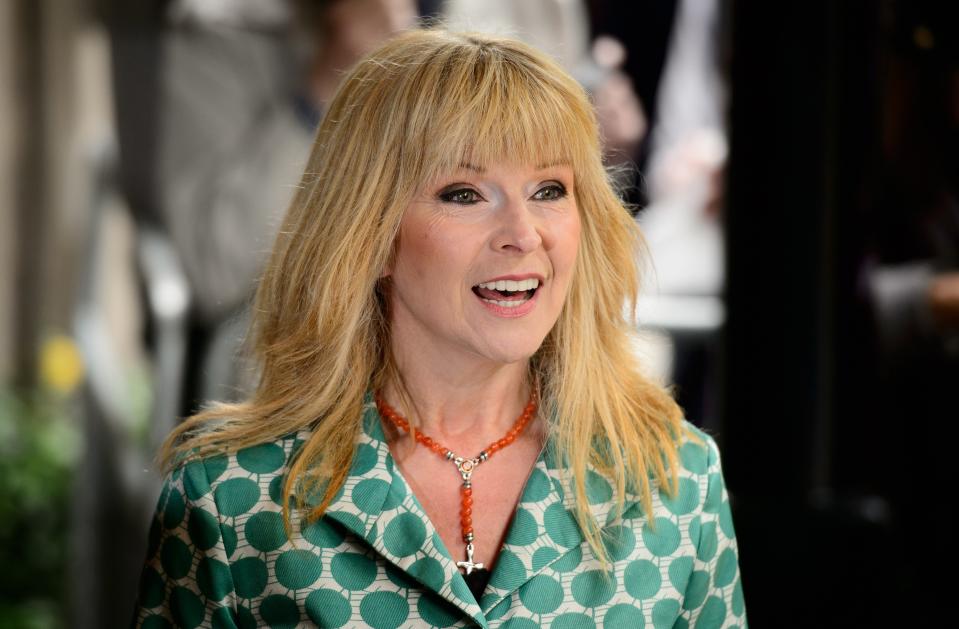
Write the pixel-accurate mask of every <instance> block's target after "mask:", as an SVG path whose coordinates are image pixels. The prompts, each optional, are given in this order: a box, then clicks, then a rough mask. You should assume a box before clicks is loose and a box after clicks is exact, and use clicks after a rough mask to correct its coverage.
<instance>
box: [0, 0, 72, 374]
mask: <svg viewBox="0 0 959 629" xmlns="http://www.w3.org/2000/svg"><path fill="white" fill-rule="evenodd" d="M87 9H88V7H87V3H85V2H61V1H58V0H8V1H7V2H3V3H0V381H2V382H7V381H10V380H13V381H15V382H17V383H18V384H19V385H22V386H30V385H31V384H33V381H34V379H35V375H36V371H37V370H36V354H37V347H38V344H39V341H40V339H41V337H42V335H43V334H44V332H45V331H48V330H62V331H65V330H67V329H69V326H70V313H71V306H72V304H73V302H74V299H75V286H76V280H77V271H78V269H79V268H81V267H80V262H81V255H82V250H83V246H84V244H85V239H86V235H87V229H86V227H87V222H88V220H87V217H88V209H89V200H88V198H89V185H90V181H89V170H88V169H87V168H86V165H87V162H88V160H86V159H85V156H84V155H83V153H82V151H81V147H82V146H83V143H82V142H81V139H82V138H83V137H84V133H85V132H87V131H88V130H89V128H90V126H89V125H84V124H78V123H79V122H81V121H80V120H78V112H80V111H81V110H82V105H83V103H84V102H89V99H84V98H81V97H82V96H83V95H84V94H86V93H88V92H89V89H86V90H84V89H82V88H86V87H87V86H88V85H89V84H90V82H89V81H85V79H87V78H88V75H89V72H84V71H83V69H82V67H83V65H84V64H85V63H87V62H88V61H89V59H90V58H91V55H90V54H89V53H84V50H85V49H87V48H90V46H89V45H85V44H84V42H85V41H86V40H88V39H89V37H84V35H85V33H86V31H87V30H89V29H88V26H89V24H90V23H91V21H90V20H89V19H88V18H89V12H88V10H87ZM87 65H89V64H88V63H87Z"/></svg>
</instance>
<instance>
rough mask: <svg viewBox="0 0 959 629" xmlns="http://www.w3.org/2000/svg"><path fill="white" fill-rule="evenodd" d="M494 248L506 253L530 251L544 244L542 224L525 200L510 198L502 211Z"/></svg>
mask: <svg viewBox="0 0 959 629" xmlns="http://www.w3.org/2000/svg"><path fill="white" fill-rule="evenodd" d="M500 217H501V218H500V226H499V229H498V231H497V233H496V237H495V238H494V239H493V243H492V244H493V248H494V249H495V250H496V251H502V252H506V253H510V252H513V253H529V252H531V251H535V250H536V249H537V248H538V247H539V246H540V245H542V244H543V234H542V232H541V230H542V226H541V225H540V224H539V220H538V219H537V217H536V215H535V214H534V213H533V212H532V209H531V208H530V207H529V206H528V205H527V203H526V202H525V201H524V200H521V199H520V200H510V201H509V202H508V203H506V205H505V206H504V207H503V208H502V211H501V212H500Z"/></svg>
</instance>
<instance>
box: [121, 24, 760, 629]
mask: <svg viewBox="0 0 959 629" xmlns="http://www.w3.org/2000/svg"><path fill="white" fill-rule="evenodd" d="M641 246H642V237H641V234H640V232H639V229H638V227H637V226H636V224H635V222H634V221H633V220H632V218H631V216H630V214H629V212H628V211H627V209H626V208H625V207H624V205H623V203H622V201H621V200H620V199H619V198H618V197H617V195H616V193H615V191H614V189H613V188H612V187H611V185H610V180H609V175H608V173H607V171H606V170H605V168H604V165H603V163H602V153H601V146H600V141H599V134H598V125H597V123H596V118H595V115H594V112H593V109H592V106H591V104H590V102H589V100H588V98H587V96H586V94H585V93H584V91H583V90H582V88H581V87H580V86H579V85H578V84H577V83H576V82H575V81H574V80H573V79H572V77H570V76H569V75H568V74H567V73H565V72H564V71H563V70H562V69H561V68H560V67H559V66H558V65H556V64H555V63H554V62H553V61H551V60H550V59H549V58H548V57H546V56H545V55H543V54H541V53H539V52H537V51H535V50H534V49H531V48H529V47H528V46H525V45H523V44H521V43H519V42H517V41H514V40H508V39H498V38H491V37H488V36H483V35H478V34H469V35H459V34H451V33H446V32H441V31H419V32H415V31H414V32H410V33H407V34H405V35H402V36H400V37H398V38H396V39H394V40H393V41H391V42H389V43H387V44H386V45H384V46H383V47H382V48H380V49H379V50H378V51H376V52H375V53H373V54H372V56H371V57H368V58H366V59H365V60H364V61H362V62H361V63H360V64H359V65H358V66H357V67H356V68H355V69H354V70H353V71H352V72H351V73H350V74H348V75H347V76H346V78H345V80H344V83H343V84H342V86H341V88H340V90H339V92H337V95H336V96H335V97H334V99H333V101H332V102H331V104H330V106H329V108H328V110H327V112H326V116H325V117H324V119H323V122H322V123H321V126H320V128H319V131H318V135H317V140H316V142H315V144H314V148H313V151H312V154H311V156H310V159H309V162H308V164H307V167H306V172H305V174H304V176H303V180H302V185H301V186H300V187H299V188H298V189H297V193H296V197H295V198H294V200H293V202H292V204H291V206H290V209H289V211H288V213H287V216H286V219H285V220H284V225H283V227H282V229H281V230H280V232H279V236H278V239H277V242H276V245H275V248H274V251H273V254H272V256H271V259H270V262H269V264H268V266H267V270H266V273H265V275H264V277H263V279H262V282H261V283H260V285H259V287H258V292H257V299H256V307H255V309H254V311H253V317H254V324H255V328H254V330H255V335H256V336H255V340H256V344H255V352H256V359H257V361H258V363H259V366H260V367H261V368H262V370H261V372H260V374H261V375H260V380H259V382H258V385H257V388H256V389H255V391H254V392H252V393H251V394H250V395H249V397H247V398H246V399H245V400H243V401H241V402H239V403H234V404H222V405H219V406H216V407H213V408H210V409H208V410H206V411H204V412H202V413H200V414H197V415H195V416H194V417H192V418H190V419H189V420H187V421H186V422H185V423H183V424H181V425H180V426H179V427H178V428H177V429H176V430H175V431H174V432H173V433H172V434H171V435H170V437H169V439H168V440H167V442H166V443H165V447H164V449H163V451H162V453H161V459H162V463H163V466H164V470H165V472H166V473H167V477H166V484H165V488H164V491H163V493H162V495H161V497H160V500H159V503H158V508H157V513H156V517H155V519H154V522H153V527H152V534H151V542H150V547H149V551H148V560H147V564H146V566H145V568H144V571H143V576H142V579H141V589H140V596H139V602H138V606H137V613H136V624H137V626H154V625H155V624H164V623H168V622H174V623H177V624H179V625H186V626H199V625H200V624H206V623H212V624H213V625H214V626H217V625H219V626H254V625H271V626H278V625H282V626H293V625H298V624H303V623H307V622H313V623H315V624H317V625H320V626H344V625H350V626H353V625H356V626H366V625H368V626H376V627H387V626H388V627H398V626H410V625H416V624H430V625H440V626H450V625H454V624H458V625H465V624H471V623H477V624H480V625H482V626H499V625H504V626H505V625H506V624H514V623H516V622H524V621H525V622H526V623H527V624H534V623H535V624H549V623H551V622H553V621H554V620H555V621H556V622H557V623H561V622H565V623H587V624H593V623H594V622H596V621H599V622H602V623H603V624H604V625H605V626H608V627H634V626H641V625H644V624H653V623H656V624H666V625H670V626H671V625H673V624H674V623H682V624H690V625H696V626H711V627H722V626H731V624H737V625H742V624H743V623H744V622H745V607H744V603H743V598H742V585H741V582H740V580H739V578H738V560H737V554H736V549H737V545H736V539H735V532H734V529H733V525H732V519H731V515H730V510H729V502H728V497H727V495H726V492H725V488H724V485H723V480H722V468H721V464H720V459H719V452H718V449H717V447H716V444H715V442H714V441H713V440H712V438H711V437H710V436H709V435H708V434H706V433H704V432H702V431H700V430H698V429H696V428H695V427H694V426H692V425H691V424H689V423H688V422H686V421H685V420H684V419H683V416H682V409H681V408H680V407H679V406H678V405H677V404H676V403H675V401H674V400H673V399H672V398H671V397H670V395H669V392H668V391H667V390H666V389H664V388H663V387H662V386H661V385H659V384H657V383H655V382H653V381H651V380H649V379H647V377H646V376H645V375H643V373H642V369H641V366H640V365H639V364H638V363H637V360H636V357H635V356H634V355H633V354H632V353H631V351H630V343H629V341H628V339H629V338H630V337H631V336H632V335H633V333H634V331H635V330H634V325H633V323H632V322H630V321H627V319H626V317H625V313H624V309H623V303H624V302H627V301H631V300H634V299H635V295H636V291H637V287H638V274H637V268H636V265H635V261H636V260H637V258H638V252H639V249H640V247H641ZM474 453H477V454H475V456H473V457H472V458H470V455H472V454H474ZM464 455H465V456H464ZM664 572H668V573H669V579H665V578H660V577H661V575H662V574H664Z"/></svg>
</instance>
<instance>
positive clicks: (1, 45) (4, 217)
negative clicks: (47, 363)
mask: <svg viewBox="0 0 959 629" xmlns="http://www.w3.org/2000/svg"><path fill="white" fill-rule="evenodd" d="M14 9H15V5H14V3H13V2H0V382H6V381H8V380H9V379H10V377H11V374H12V371H13V300H14V293H13V287H14V281H13V278H14V271H15V269H16V265H15V261H16V256H15V250H14V248H13V247H14V233H15V229H16V222H15V220H14V219H15V214H14V211H13V208H14V203H15V200H16V188H15V186H14V182H15V181H16V174H15V168H16V166H15V163H16V162H15V159H14V157H15V154H16V146H17V145H18V144H19V138H17V137H16V130H17V124H16V123H17V113H18V109H17V98H16V95H15V91H14V89H13V85H14V81H15V69H16V66H17V61H18V59H17V56H16V49H17V43H18V42H17V37H16V35H17V28H16V22H15V20H14V15H15V14H16V11H15V10H14Z"/></svg>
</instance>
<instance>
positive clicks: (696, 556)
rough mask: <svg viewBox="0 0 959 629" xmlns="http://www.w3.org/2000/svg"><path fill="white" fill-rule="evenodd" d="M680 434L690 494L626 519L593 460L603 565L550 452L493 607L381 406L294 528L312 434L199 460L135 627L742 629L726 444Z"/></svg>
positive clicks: (185, 477)
mask: <svg viewBox="0 0 959 629" xmlns="http://www.w3.org/2000/svg"><path fill="white" fill-rule="evenodd" d="M694 430H697V432H698V434H699V435H700V436H701V437H702V438H703V440H704V441H705V443H706V444H707V447H703V446H700V445H698V444H695V443H693V442H689V441H687V442H684V443H683V444H682V446H681V449H680V454H681V460H682V465H683V467H682V469H681V470H680V492H679V494H678V496H677V498H676V499H674V500H670V499H668V497H666V496H665V494H663V495H659V493H658V492H657V491H656V490H655V489H654V494H653V498H654V516H655V521H656V527H655V532H653V530H651V529H650V527H649V526H648V519H647V518H646V517H645V516H644V515H643V514H642V512H641V509H640V506H639V504H638V499H637V498H636V497H633V499H632V500H630V501H628V502H627V508H626V509H625V511H624V513H623V515H622V517H619V518H614V517H613V515H614V514H613V511H612V507H613V500H612V493H613V492H612V489H611V486H610V483H608V482H607V481H606V480H605V479H604V478H603V477H601V476H600V475H599V474H597V473H595V472H592V471H591V472H590V474H589V478H588V479H587V487H588V493H589V498H590V502H591V508H592V509H593V513H594V515H596V517H597V518H598V521H599V522H605V523H606V525H605V527H604V529H603V531H604V539H605V544H606V547H607V548H608V550H609V554H610V556H611V558H612V559H613V560H614V563H613V567H612V572H611V574H610V575H609V576H610V577H611V578H606V575H605V574H604V573H603V572H602V571H601V570H600V566H599V563H598V561H597V560H596V558H595V557H594V555H593V554H592V552H591V551H590V549H589V546H588V545H587V544H586V543H585V541H584V539H583V536H582V534H581V533H580V529H579V527H578V526H577V525H576V523H575V521H574V519H573V517H572V515H571V512H570V508H571V507H572V503H571V496H570V492H569V491H568V490H564V488H563V487H562V485H561V483H560V480H559V473H558V471H557V470H556V469H555V466H554V465H553V461H552V458H551V457H550V455H549V448H546V449H544V454H542V455H541V456H540V457H539V459H538V460H537V462H536V465H535V467H534V469H533V471H532V473H531V475H530V477H529V480H528V481H527V484H526V487H525V489H524V490H523V494H522V498H521V500H520V504H519V505H518V507H517V511H516V514H515V516H514V518H513V522H512V523H511V525H510V529H509V532H508V534H507V538H506V542H505V544H504V546H503V548H502V549H501V551H500V554H499V556H498V559H497V561H496V563H495V565H494V567H493V573H492V575H491V577H490V581H489V584H488V585H487V587H486V590H485V592H484V594H483V596H482V597H481V599H480V600H479V601H477V600H476V599H475V598H474V597H473V594H472V593H471V592H470V590H469V588H468V587H467V585H466V582H465V581H464V580H463V577H462V576H461V574H460V572H459V570H458V569H457V568H456V567H455V563H454V561H453V560H452V559H451V558H450V555H449V553H448V552H447V550H446V548H445V547H444V545H443V542H442V540H441V539H440V537H439V535H438V534H437V533H436V530H435V528H434V527H433V525H432V524H431V523H430V521H429V519H428V518H427V516H426V515H425V513H424V511H423V508H422V507H421V506H420V503H419V502H418V500H417V499H416V497H415V496H414V495H413V493H412V492H411V491H410V490H409V487H408V485H407V484H406V482H405V481H404V480H403V477H402V475H401V474H400V471H399V469H398V468H397V467H396V466H395V465H394V463H393V458H392V456H391V455H390V452H389V449H388V447H387V444H386V441H385V439H384V434H383V429H382V426H381V424H380V420H379V416H378V414H377V412H376V408H375V406H373V405H372V404H371V403H368V404H367V406H366V409H365V412H364V417H363V431H362V433H361V434H360V436H359V438H358V444H357V445H358V447H357V452H356V456H355V458H354V461H353V466H352V468H351V470H350V475H349V477H348V479H347V481H346V483H345V485H344V487H343V490H342V491H341V492H340V494H339V495H338V496H337V498H336V500H335V501H334V502H333V504H332V505H331V506H330V508H329V510H328V512H327V513H326V515H325V516H324V517H323V518H322V519H321V520H319V521H318V522H315V523H313V524H310V525H308V526H301V525H300V523H299V522H296V523H295V525H294V533H293V539H288V538H287V535H286V534H285V532H284V528H283V524H282V516H281V507H280V504H281V493H282V487H283V481H284V476H283V474H284V472H285V471H286V463H287V461H288V460H289V457H290V456H291V454H292V453H293V452H294V450H295V448H296V447H297V446H298V445H299V443H300V441H299V439H302V438H303V437H304V436H305V435H304V434H303V433H300V434H298V435H290V436H289V437H287V438H285V439H281V440H279V441H276V442H274V443H268V444H264V445H260V446H256V447H253V448H248V449H246V450H241V451H240V452H238V453H236V454H234V455H229V456H217V457H213V458H208V459H206V460H204V461H193V462H190V463H187V464H186V465H181V466H179V467H177V468H176V469H175V470H174V471H173V472H172V473H171V474H170V476H169V477H168V478H167V479H166V481H165V483H164V487H163V491H162V494H161V495H160V499H159V503H158V505H157V511H156V515H155V517H154V519H153V524H152V526H151V529H150V542H149V549H148V553H147V561H146V565H145V566H144V569H143V573H142V576H141V578H140V589H139V596H138V600H137V604H136V611H135V614H134V619H133V624H134V626H136V627H144V628H149V629H155V628H158V627H170V626H182V627H214V628H227V627H230V628H232V627H240V628H246V627H256V626H260V627H262V626H270V627H300V626H302V627H312V626H320V627H377V628H395V627H421V626H438V627H472V626H480V627H504V628H507V627H509V628H513V629H517V628H526V627H530V628H532V627H547V626H548V627H553V628H555V629H560V628H562V629H572V628H578V627H597V626H604V627H623V628H630V629H632V628H642V627H654V628H661V627H683V628H685V627H693V628H704V627H709V628H711V627H717V628H718V627H745V626H746V612H745V606H744V602H743V591H742V583H741V580H740V576H739V562H738V557H737V545H736V538H735V532H734V530H733V522H732V516H731V513H730V508H729V501H728V497H727V493H726V490H725V487H724V483H723V475H722V469H721V467H720V458H719V451H718V449H717V447H716V444H715V442H714V441H713V440H712V438H711V437H709V436H708V435H706V434H705V433H703V432H701V431H698V429H695V428H694Z"/></svg>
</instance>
